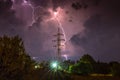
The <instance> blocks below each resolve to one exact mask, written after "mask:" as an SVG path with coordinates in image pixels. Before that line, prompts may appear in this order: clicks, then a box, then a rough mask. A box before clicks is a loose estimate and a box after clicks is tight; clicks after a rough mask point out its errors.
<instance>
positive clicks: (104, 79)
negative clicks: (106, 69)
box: [72, 75, 120, 80]
mask: <svg viewBox="0 0 120 80" xmlns="http://www.w3.org/2000/svg"><path fill="white" fill-rule="evenodd" d="M72 80H120V77H113V76H77V75H74V76H72Z"/></svg>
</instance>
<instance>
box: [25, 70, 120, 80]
mask: <svg viewBox="0 0 120 80" xmlns="http://www.w3.org/2000/svg"><path fill="white" fill-rule="evenodd" d="M26 78H27V80H120V77H113V76H80V75H73V74H68V73H65V72H63V71H53V70H44V71H43V70H42V72H41V70H37V71H35V72H33V73H32V74H31V75H28V76H26ZM25 80H26V79H25Z"/></svg>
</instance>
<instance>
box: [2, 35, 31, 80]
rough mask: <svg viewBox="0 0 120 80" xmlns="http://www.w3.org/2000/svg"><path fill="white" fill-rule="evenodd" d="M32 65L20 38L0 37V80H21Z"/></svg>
mask: <svg viewBox="0 0 120 80" xmlns="http://www.w3.org/2000/svg"><path fill="white" fill-rule="evenodd" d="M32 64H33V61H32V60H31V58H30V56H29V55H27V54H26V52H25V49H24V45H23V42H22V39H21V38H19V37H18V36H15V37H7V36H4V37H0V80H1V79H4V80H8V79H9V80H21V79H22V77H23V75H24V74H27V73H28V71H30V68H32ZM28 69H29V70H28Z"/></svg>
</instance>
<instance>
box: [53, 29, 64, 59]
mask: <svg viewBox="0 0 120 80" xmlns="http://www.w3.org/2000/svg"><path fill="white" fill-rule="evenodd" d="M54 36H55V37H56V40H53V42H56V45H54V47H56V50H57V54H56V59H57V60H58V61H60V60H61V47H62V46H65V45H63V44H62V42H63V41H65V39H63V38H62V36H64V34H62V33H61V32H60V28H59V27H58V31H57V34H56V35H54Z"/></svg>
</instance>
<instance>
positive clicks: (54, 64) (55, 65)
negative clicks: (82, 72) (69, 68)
mask: <svg viewBox="0 0 120 80" xmlns="http://www.w3.org/2000/svg"><path fill="white" fill-rule="evenodd" d="M51 68H53V69H57V68H58V62H57V61H55V62H52V63H51Z"/></svg>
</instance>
